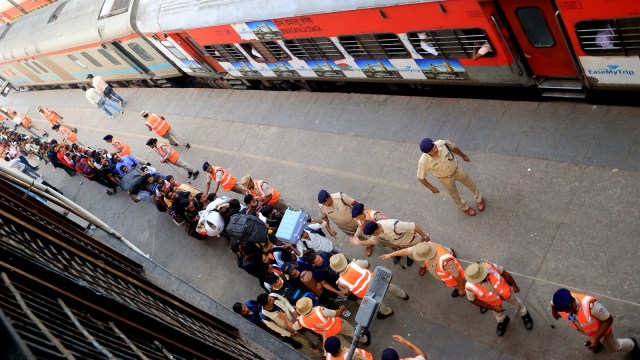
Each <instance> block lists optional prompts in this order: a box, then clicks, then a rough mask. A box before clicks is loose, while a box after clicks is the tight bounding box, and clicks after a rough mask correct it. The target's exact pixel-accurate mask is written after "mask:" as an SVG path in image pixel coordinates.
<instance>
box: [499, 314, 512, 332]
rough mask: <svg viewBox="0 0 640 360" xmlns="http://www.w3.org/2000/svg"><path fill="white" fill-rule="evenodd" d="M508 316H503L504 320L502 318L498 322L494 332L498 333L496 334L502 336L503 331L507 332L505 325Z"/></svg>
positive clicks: (507, 321) (506, 324) (507, 323)
mask: <svg viewBox="0 0 640 360" xmlns="http://www.w3.org/2000/svg"><path fill="white" fill-rule="evenodd" d="M509 320H511V319H509V316H507V317H505V318H504V320H502V322H500V323H498V327H497V328H496V334H498V336H502V335H504V333H506V332H507V326H508V325H509Z"/></svg>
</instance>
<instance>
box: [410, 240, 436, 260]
mask: <svg viewBox="0 0 640 360" xmlns="http://www.w3.org/2000/svg"><path fill="white" fill-rule="evenodd" d="M437 254H438V252H437V251H436V247H435V246H434V245H433V244H432V243H431V242H421V243H418V244H416V245H414V246H413V251H412V255H413V258H414V259H415V260H418V261H423V260H430V259H433V258H434V257H436V255H437Z"/></svg>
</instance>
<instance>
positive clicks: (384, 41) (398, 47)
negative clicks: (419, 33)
mask: <svg viewBox="0 0 640 360" xmlns="http://www.w3.org/2000/svg"><path fill="white" fill-rule="evenodd" d="M338 41H340V45H342V47H343V48H344V50H345V51H346V52H347V53H348V54H349V55H351V56H352V57H353V58H354V59H398V58H409V57H411V56H410V55H409V52H408V51H407V49H406V48H405V47H404V45H403V44H402V42H401V41H400V39H399V38H398V35H396V34H391V33H385V34H361V35H346V36H340V37H338Z"/></svg>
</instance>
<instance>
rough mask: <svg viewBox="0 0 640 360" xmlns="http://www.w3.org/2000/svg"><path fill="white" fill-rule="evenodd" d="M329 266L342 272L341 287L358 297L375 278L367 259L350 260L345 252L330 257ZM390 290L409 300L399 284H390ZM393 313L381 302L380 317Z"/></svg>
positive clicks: (364, 292) (339, 281) (362, 294)
mask: <svg viewBox="0 0 640 360" xmlns="http://www.w3.org/2000/svg"><path fill="white" fill-rule="evenodd" d="M329 266H330V267H331V270H333V271H335V272H337V273H338V274H340V277H339V278H338V281H337V282H336V284H337V285H338V287H339V288H341V289H347V290H349V292H350V293H352V294H353V295H355V296H356V297H357V298H358V299H362V298H364V296H365V295H366V294H367V290H368V289H369V285H371V278H373V274H371V271H369V270H368V269H369V268H370V267H371V265H369V262H368V261H367V260H359V259H355V260H353V261H352V262H349V261H347V258H346V257H345V256H344V254H335V255H333V256H331V258H330V259H329ZM388 292H390V293H391V294H393V295H395V296H397V297H399V298H400V299H402V300H409V295H408V294H407V293H406V292H405V291H404V290H402V289H401V288H400V287H399V286H397V285H394V284H389V289H388ZM358 302H359V301H358ZM391 315H393V310H391V308H390V307H388V306H387V305H385V304H384V303H380V311H378V314H377V317H378V319H384V318H386V317H389V316H391Z"/></svg>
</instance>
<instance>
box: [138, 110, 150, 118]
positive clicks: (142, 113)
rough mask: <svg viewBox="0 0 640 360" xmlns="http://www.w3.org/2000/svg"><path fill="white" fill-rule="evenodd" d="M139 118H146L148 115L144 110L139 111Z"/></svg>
mask: <svg viewBox="0 0 640 360" xmlns="http://www.w3.org/2000/svg"><path fill="white" fill-rule="evenodd" d="M140 116H142V117H147V116H149V113H148V112H147V111H145V110H142V111H140Z"/></svg>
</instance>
